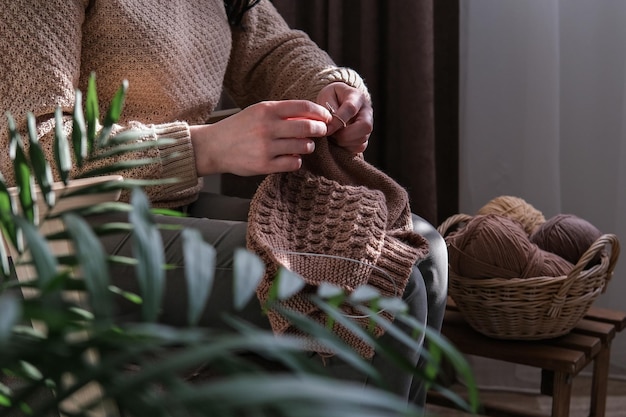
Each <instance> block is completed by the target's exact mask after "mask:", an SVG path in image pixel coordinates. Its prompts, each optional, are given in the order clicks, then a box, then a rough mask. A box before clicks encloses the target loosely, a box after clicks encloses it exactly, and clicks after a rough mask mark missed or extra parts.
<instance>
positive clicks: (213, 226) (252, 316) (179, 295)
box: [97, 193, 448, 405]
mask: <svg viewBox="0 0 626 417" xmlns="http://www.w3.org/2000/svg"><path fill="white" fill-rule="evenodd" d="M248 207H249V200H247V199H241V198H234V197H225V196H221V195H217V194H213V193H201V194H200V197H199V199H198V201H196V202H195V203H193V204H191V205H189V206H188V207H186V211H187V213H188V215H189V217H185V218H177V217H176V218H175V217H166V216H158V219H157V222H158V223H161V224H177V225H182V226H184V227H186V228H194V229H197V230H198V231H200V233H201V234H202V236H203V237H204V240H205V241H206V242H207V243H209V244H211V245H213V246H214V247H215V249H216V252H217V260H216V275H215V282H214V286H213V289H212V292H211V295H210V298H209V301H208V303H207V307H206V309H205V311H204V314H203V316H202V318H201V320H200V323H199V324H200V325H202V326H208V327H211V328H222V329H228V326H226V325H225V324H224V323H223V321H222V319H221V317H220V316H221V315H222V314H224V313H227V314H231V315H236V316H238V317H241V318H242V319H244V320H246V321H248V322H249V323H252V324H254V325H257V326H259V327H261V328H264V329H268V330H269V329H270V325H269V321H268V320H267V318H266V317H265V316H264V315H263V314H262V313H261V306H260V304H259V302H258V300H256V298H253V299H252V300H251V302H250V303H249V304H248V306H246V308H245V309H244V310H243V311H241V312H239V311H236V310H235V309H234V307H233V304H232V300H233V296H232V295H233V294H232V292H233V289H232V281H231V279H232V267H233V256H232V255H233V251H234V249H236V248H238V247H245V236H246V223H245V220H246V219H247V215H248ZM110 220H113V219H111V218H106V217H100V218H98V219H97V222H102V221H110ZM413 223H414V228H415V230H416V231H417V232H418V233H420V234H421V235H422V236H424V237H425V238H426V239H427V240H428V241H429V243H430V254H429V256H428V258H426V259H425V260H423V261H421V262H420V263H419V264H418V265H416V266H415V267H414V268H413V271H412V273H411V277H410V279H409V284H408V285H407V287H406V290H405V292H404V294H403V299H404V300H405V302H406V303H407V304H408V306H409V309H410V314H411V315H413V316H414V317H416V318H417V319H418V320H420V322H426V323H427V324H428V325H429V326H430V327H431V328H434V329H437V330H439V329H440V328H441V324H442V320H443V313H444V310H445V303H446V296H447V277H448V273H447V272H448V271H447V267H448V262H447V249H446V245H445V242H444V240H443V238H442V237H441V236H440V235H439V233H438V232H437V230H436V229H435V228H434V227H433V226H432V225H430V224H429V223H428V222H426V221H425V220H424V219H422V218H420V217H419V216H416V215H414V216H413ZM162 236H163V243H164V248H165V255H166V262H167V263H169V264H170V265H183V253H182V249H181V235H180V231H177V230H167V229H166V230H163V231H162ZM103 243H104V245H105V248H106V250H107V251H108V252H109V253H111V254H117V255H126V256H131V255H132V252H131V243H132V240H131V239H130V237H129V236H128V235H113V236H107V237H105V238H103ZM111 275H112V277H113V278H114V282H113V284H115V285H117V286H119V287H121V288H124V289H126V290H128V291H134V292H139V287H138V283H137V281H136V280H135V279H134V278H133V269H132V267H129V266H122V265H117V266H114V267H113V271H112V274H111ZM166 285H167V287H166V292H165V300H164V303H163V311H162V314H161V316H160V321H161V322H163V323H165V324H169V325H173V326H184V325H185V324H186V308H185V305H186V303H187V287H186V284H185V277H184V271H183V268H182V267H180V268H174V269H170V270H168V271H167V284H166ZM118 313H119V316H120V317H122V318H123V319H124V320H138V319H139V313H140V311H139V308H138V307H137V306H136V305H134V304H131V303H129V302H124V301H120V304H119V311H118ZM382 337H383V338H385V339H387V340H385V341H386V343H388V344H391V345H393V346H395V347H396V348H397V349H399V350H400V351H402V352H404V353H405V354H406V356H407V358H409V359H410V360H411V361H412V362H413V363H415V364H416V366H420V363H419V358H420V352H419V350H415V351H409V349H407V348H406V347H404V346H401V345H400V344H399V343H397V342H395V341H394V340H392V338H391V337H389V336H386V335H383V336H382ZM311 358H312V360H321V359H320V358H319V357H318V356H317V355H311ZM372 361H373V364H374V365H375V366H376V367H377V369H378V370H379V371H380V372H381V373H382V375H383V378H384V379H385V380H386V381H387V383H388V386H389V388H390V389H391V390H392V391H393V392H395V393H397V394H399V395H401V396H402V397H404V398H407V400H409V401H412V402H415V403H417V404H420V405H421V404H423V403H424V399H425V392H424V389H423V385H422V383H421V381H417V380H416V381H413V378H412V377H411V376H410V375H408V374H406V373H404V372H402V371H400V370H398V369H397V368H395V367H394V366H393V365H391V364H389V363H386V361H385V360H384V359H383V358H382V357H381V356H379V355H374V357H373V359H372ZM324 363H325V366H326V367H327V368H328V371H329V372H330V374H331V375H333V376H335V377H337V378H341V379H349V380H357V381H363V383H364V384H365V385H367V384H369V383H370V381H367V380H365V378H364V377H363V376H362V375H359V374H358V373H357V372H356V371H355V370H354V369H352V368H350V367H349V366H348V365H346V364H344V363H340V361H339V360H337V359H335V358H332V357H331V358H326V359H325V360H324Z"/></svg>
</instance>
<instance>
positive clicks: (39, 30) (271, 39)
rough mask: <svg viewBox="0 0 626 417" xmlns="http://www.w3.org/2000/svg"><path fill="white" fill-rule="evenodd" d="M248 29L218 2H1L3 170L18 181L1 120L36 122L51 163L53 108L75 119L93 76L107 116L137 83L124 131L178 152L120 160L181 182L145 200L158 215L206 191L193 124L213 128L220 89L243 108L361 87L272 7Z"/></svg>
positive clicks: (137, 172)
mask: <svg viewBox="0 0 626 417" xmlns="http://www.w3.org/2000/svg"><path fill="white" fill-rule="evenodd" d="M244 24H245V25H246V27H247V30H246V31H239V30H235V31H233V33H231V27H230V26H229V25H228V23H227V20H226V14H225V11H224V5H223V2H222V0H46V1H41V0H11V1H6V2H3V6H2V13H0V51H2V53H1V54H0V75H1V78H0V80H1V81H0V110H1V111H2V117H0V150H1V152H0V172H1V173H2V175H3V176H4V177H5V179H6V180H7V181H8V182H9V184H12V183H13V182H14V178H13V172H12V169H11V163H10V160H9V153H8V145H7V140H8V135H7V134H6V131H7V123H6V118H5V117H4V113H5V112H7V111H9V112H11V114H12V115H13V117H14V118H15V119H16V121H17V122H18V127H20V128H21V129H23V130H24V129H25V125H26V122H25V120H26V113H27V112H29V111H32V112H34V114H35V115H36V116H37V120H38V122H39V123H38V130H39V136H40V142H41V143H42V145H43V146H44V148H45V149H46V150H47V152H48V155H49V156H50V157H51V156H52V146H51V145H52V140H51V137H52V132H53V120H54V118H53V114H54V111H55V108H56V107H57V106H62V108H63V110H64V111H65V113H66V114H71V110H72V107H73V105H74V89H75V88H77V87H78V88H80V89H81V90H83V91H85V90H86V88H85V86H86V81H87V79H88V77H89V74H90V73H91V72H92V71H95V72H96V76H97V80H98V82H97V84H98V93H99V98H100V102H101V105H102V106H103V107H106V105H108V103H109V102H110V100H111V98H112V97H113V95H114V93H115V91H116V90H117V88H118V87H119V86H120V84H121V82H122V80H124V79H127V80H128V81H129V93H128V98H127V101H126V106H125V108H124V111H123V113H122V117H123V119H122V120H120V125H119V126H117V130H123V129H149V130H150V131H151V132H152V133H151V134H150V135H148V136H147V137H145V138H143V140H146V141H149V140H156V139H158V138H162V137H167V138H174V139H176V143H175V144H173V145H168V146H161V147H158V148H156V149H151V150H148V151H144V153H135V154H133V155H125V156H124V158H145V157H151V158H157V160H158V161H160V162H159V163H156V164H153V165H151V166H148V167H142V168H137V169H133V170H130V171H127V172H124V173H123V174H124V175H125V176H126V177H135V178H147V179H152V178H172V177H175V178H178V179H179V180H180V181H179V182H177V183H175V184H168V185H163V186H158V187H152V188H150V189H149V190H148V194H149V197H150V199H151V200H152V202H153V204H154V205H155V206H162V207H176V206H182V205H185V204H188V203H189V202H191V201H193V200H194V199H195V198H196V197H197V193H198V191H199V189H200V187H201V181H200V180H199V179H198V175H197V173H196V171H195V164H194V161H193V159H194V155H193V149H192V146H191V142H190V137H189V124H197V123H202V122H204V121H206V120H207V118H208V116H209V114H210V113H211V112H212V111H213V109H214V108H215V106H216V104H217V103H218V101H219V98H220V94H221V91H222V87H223V86H224V87H225V88H226V89H227V90H228V92H229V93H230V95H231V96H232V97H233V99H234V100H235V101H236V103H237V104H238V105H239V106H242V107H243V106H246V105H249V104H251V103H253V102H257V101H261V100H277V99H291V98H304V99H314V98H315V97H316V96H317V93H318V92H319V90H320V89H321V88H322V87H323V86H324V85H327V84H329V83H331V82H333V81H344V82H346V83H348V84H350V85H353V86H355V87H357V88H363V89H365V87H364V85H363V81H362V80H361V78H360V77H359V76H358V75H357V74H356V73H355V72H354V71H352V70H350V69H346V68H338V67H336V66H335V65H334V64H333V62H332V60H331V59H330V58H329V57H328V55H327V54H325V53H324V52H322V51H321V50H319V48H317V47H316V46H315V45H314V44H313V43H312V42H311V40H310V39H309V38H308V37H307V36H306V35H305V34H304V33H302V32H299V31H294V30H290V29H289V28H288V27H287V25H286V24H285V23H284V21H283V20H282V18H281V17H280V16H279V14H278V13H277V12H276V10H275V9H274V8H273V6H272V5H271V3H270V1H269V0H262V1H261V2H260V4H258V5H257V6H256V7H254V8H253V9H252V10H251V11H250V12H249V13H247V14H246V20H245V21H244ZM105 110H106V109H105V108H103V109H101V112H103V111H105ZM69 129H70V127H69V123H68V126H67V127H66V130H69ZM172 155H177V156H176V157H172ZM110 162H112V161H111V160H109V161H105V162H103V163H110Z"/></svg>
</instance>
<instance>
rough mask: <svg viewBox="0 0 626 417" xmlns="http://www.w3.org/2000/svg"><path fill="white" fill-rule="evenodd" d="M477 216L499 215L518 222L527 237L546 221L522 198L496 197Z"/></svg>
mask: <svg viewBox="0 0 626 417" xmlns="http://www.w3.org/2000/svg"><path fill="white" fill-rule="evenodd" d="M476 214H499V215H501V216H506V217H509V218H511V219H513V220H517V221H518V222H519V223H521V224H522V226H523V227H524V231H526V234H527V235H529V236H530V235H531V234H532V233H533V232H534V231H535V229H536V228H537V227H539V226H540V225H541V224H543V223H544V222H545V221H546V219H545V217H544V215H543V213H542V212H541V211H539V210H537V209H536V208H535V207H534V206H533V205H532V204H529V203H527V202H526V200H524V199H523V198H520V197H514V196H509V195H503V196H500V197H496V198H494V199H492V200H491V201H489V202H488V203H487V204H485V205H484V206H483V207H481V208H480V209H479V210H478V211H477V212H476Z"/></svg>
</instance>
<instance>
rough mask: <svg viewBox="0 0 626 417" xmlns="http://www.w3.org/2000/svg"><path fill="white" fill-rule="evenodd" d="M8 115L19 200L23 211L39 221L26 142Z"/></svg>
mask: <svg viewBox="0 0 626 417" xmlns="http://www.w3.org/2000/svg"><path fill="white" fill-rule="evenodd" d="M7 117H8V119H9V120H8V125H9V134H10V136H11V141H10V144H9V155H10V157H11V159H12V160H13V170H14V172H15V185H16V186H17V188H18V190H19V200H20V205H21V207H22V213H23V214H24V216H25V217H26V218H27V219H28V220H29V221H30V222H31V223H33V224H37V222H38V221H39V215H38V207H37V193H36V191H35V186H34V182H35V181H34V179H33V177H32V175H31V172H30V167H29V166H28V160H27V159H26V154H25V152H24V144H23V143H22V139H21V137H20V134H19V133H18V132H17V129H16V127H15V120H14V119H13V117H11V116H10V115H8V116H7Z"/></svg>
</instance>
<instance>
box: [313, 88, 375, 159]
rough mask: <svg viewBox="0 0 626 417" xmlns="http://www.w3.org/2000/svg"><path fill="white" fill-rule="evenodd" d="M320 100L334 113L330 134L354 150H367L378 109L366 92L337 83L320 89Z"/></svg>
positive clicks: (351, 150) (343, 145)
mask: <svg viewBox="0 0 626 417" xmlns="http://www.w3.org/2000/svg"><path fill="white" fill-rule="evenodd" d="M317 103H318V104H319V105H321V106H324V107H326V108H327V109H328V110H329V111H330V112H331V113H332V114H333V119H332V121H331V122H330V123H329V124H328V136H329V137H331V138H332V139H334V140H335V142H336V143H337V145H339V146H341V147H343V148H345V149H347V150H348V151H350V152H352V153H355V154H356V153H360V152H363V151H365V149H366V148H367V144H368V140H369V137H370V134H371V133H372V130H373V128H374V110H373V109H372V104H371V103H370V100H369V98H368V97H367V96H366V95H365V93H363V92H362V91H361V90H359V89H356V88H354V87H351V86H349V85H348V84H345V83H342V82H335V83H332V84H329V85H327V86H326V87H324V88H323V89H322V90H321V91H320V92H319V94H318V95H317Z"/></svg>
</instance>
